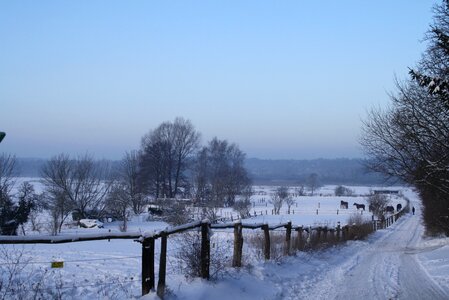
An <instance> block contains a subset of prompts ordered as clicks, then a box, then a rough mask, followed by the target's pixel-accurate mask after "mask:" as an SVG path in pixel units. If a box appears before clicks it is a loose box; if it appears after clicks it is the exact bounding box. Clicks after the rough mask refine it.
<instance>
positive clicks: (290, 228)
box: [285, 221, 292, 255]
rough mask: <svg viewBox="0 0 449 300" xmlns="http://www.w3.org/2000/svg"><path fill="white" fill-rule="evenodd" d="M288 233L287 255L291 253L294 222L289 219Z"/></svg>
mask: <svg viewBox="0 0 449 300" xmlns="http://www.w3.org/2000/svg"><path fill="white" fill-rule="evenodd" d="M285 228H286V229H287V230H286V235H285V255H290V248H291V240H292V222H291V221H289V222H288V223H287V225H286V226H285Z"/></svg>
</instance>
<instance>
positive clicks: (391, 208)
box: [385, 205, 394, 213]
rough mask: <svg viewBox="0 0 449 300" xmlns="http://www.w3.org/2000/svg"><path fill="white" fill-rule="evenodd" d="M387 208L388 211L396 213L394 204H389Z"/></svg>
mask: <svg viewBox="0 0 449 300" xmlns="http://www.w3.org/2000/svg"><path fill="white" fill-rule="evenodd" d="M385 210H386V212H389V213H394V206H391V205H388V206H387V207H386V208H385Z"/></svg>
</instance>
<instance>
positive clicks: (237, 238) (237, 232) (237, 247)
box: [232, 222, 243, 268]
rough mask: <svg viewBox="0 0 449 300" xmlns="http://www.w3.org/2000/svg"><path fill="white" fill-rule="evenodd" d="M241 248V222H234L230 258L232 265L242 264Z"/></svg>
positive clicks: (236, 266) (239, 265) (238, 265)
mask: <svg viewBox="0 0 449 300" xmlns="http://www.w3.org/2000/svg"><path fill="white" fill-rule="evenodd" d="M242 249H243V234H242V223H241V222H237V223H235V224H234V256H233V259H232V266H233V267H234V268H239V267H241V266H242Z"/></svg>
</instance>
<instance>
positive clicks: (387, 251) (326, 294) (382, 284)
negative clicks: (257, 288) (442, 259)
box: [283, 216, 449, 299]
mask: <svg viewBox="0 0 449 300" xmlns="http://www.w3.org/2000/svg"><path fill="white" fill-rule="evenodd" d="M422 233H423V227H422V225H421V224H420V222H419V217H418V216H406V217H404V218H402V219H401V220H400V221H399V222H398V223H396V224H395V225H394V226H392V227H390V228H389V229H387V232H386V233H385V234H384V235H383V236H382V237H381V238H379V239H377V240H375V241H374V242H373V243H371V244H369V245H368V247H365V248H362V249H360V251H358V252H356V253H354V254H353V256H352V257H350V258H349V259H346V260H344V261H343V262H342V263H341V264H339V265H338V266H335V265H334V266H333V267H332V268H330V269H329V270H328V271H327V272H326V274H324V275H323V276H322V278H319V279H318V280H317V281H316V282H315V283H316V284H314V285H313V286H312V287H310V289H308V290H307V291H300V292H299V293H298V290H297V289H295V288H290V291H289V292H287V291H283V293H286V294H290V295H288V296H287V297H286V298H287V299H318V298H319V299H448V298H449V291H447V290H444V288H442V287H440V286H439V285H438V284H436V283H435V282H434V281H433V280H432V279H431V278H430V277H429V276H428V275H427V273H426V271H425V270H424V269H423V268H422V267H421V264H420V263H419V261H418V260H417V257H416V255H417V253H421V252H423V251H426V249H423V248H420V245H421V244H422V242H421V236H422ZM428 250H432V249H428ZM320 277H321V276H320ZM287 286H288V285H284V287H285V288H287Z"/></svg>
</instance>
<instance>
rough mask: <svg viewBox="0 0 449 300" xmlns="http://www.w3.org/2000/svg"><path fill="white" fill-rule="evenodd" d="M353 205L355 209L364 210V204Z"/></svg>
mask: <svg viewBox="0 0 449 300" xmlns="http://www.w3.org/2000/svg"><path fill="white" fill-rule="evenodd" d="M353 205H355V206H356V207H357V209H360V208H361V209H363V210H365V204H358V203H354V204H353Z"/></svg>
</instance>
